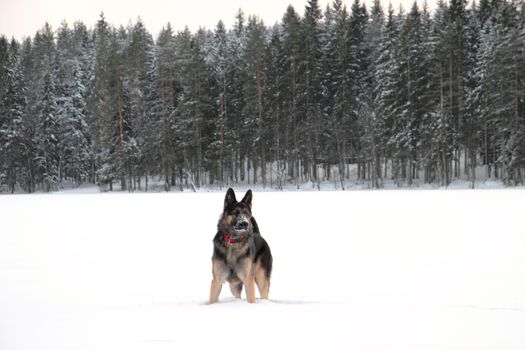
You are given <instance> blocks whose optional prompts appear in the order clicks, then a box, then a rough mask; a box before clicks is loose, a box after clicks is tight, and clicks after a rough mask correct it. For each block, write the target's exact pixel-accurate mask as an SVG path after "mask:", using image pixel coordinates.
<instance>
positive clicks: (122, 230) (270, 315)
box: [0, 189, 525, 350]
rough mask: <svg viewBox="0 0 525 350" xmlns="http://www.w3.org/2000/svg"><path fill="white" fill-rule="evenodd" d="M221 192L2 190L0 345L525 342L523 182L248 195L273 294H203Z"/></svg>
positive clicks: (59, 349) (369, 346)
mask: <svg viewBox="0 0 525 350" xmlns="http://www.w3.org/2000/svg"><path fill="white" fill-rule="evenodd" d="M241 197H242V193H238V198H241ZM223 198H224V193H195V194H188V193H183V194H179V193H170V194H74V192H73V194H52V195H17V196H7V195H3V196H0V220H1V228H0V349H2V350H46V349H49V350H82V349H90V350H106V349H107V350H117V349H126V350H133V349H144V350H155V349H177V350H178V349H229V350H231V349H353V350H359V349H363V350H374V349H378V350H379V349H383V350H397V349H399V350H411V349H414V350H416V349H417V350H431V349H436V350H438V349H439V350H444V349H446V350H454V349H462V350H467V349H472V350H474V349H475V350H483V349H487V350H523V349H525V224H524V219H523V218H524V213H525V212H524V208H525V190H523V189H501V190H459V191H457V190H446V191H417V190H411V191H401V190H397V191H351V192H295V193H272V192H257V191H255V192H254V199H253V205H254V216H255V217H256V218H257V221H258V223H259V227H260V228H261V232H262V234H263V236H264V237H265V238H266V239H267V241H268V242H269V244H270V246H271V248H272V252H273V255H274V272H273V276H272V286H271V289H270V301H260V300H259V303H258V304H255V305H249V304H247V303H246V302H245V300H242V301H237V300H233V299H232V297H231V294H230V292H229V288H227V287H225V288H223V291H222V294H221V297H220V302H219V303H218V304H215V305H206V304H205V303H206V301H207V298H208V293H209V286H210V281H211V261H210V258H211V253H212V243H211V240H212V238H213V236H214V234H215V228H216V223H217V219H218V216H219V213H220V211H221V208H222V201H223Z"/></svg>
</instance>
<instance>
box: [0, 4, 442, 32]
mask: <svg viewBox="0 0 525 350" xmlns="http://www.w3.org/2000/svg"><path fill="white" fill-rule="evenodd" d="M353 1H354V0H343V2H344V3H346V5H347V7H348V8H350V6H351V4H352V3H353ZM362 1H363V0H362ZM364 1H365V2H366V3H367V6H368V7H369V8H370V4H371V1H372V0H364ZM422 1H423V0H419V2H420V3H422ZM328 2H332V0H319V3H320V5H321V7H322V8H323V9H324V8H325V7H326V4H327V3H328ZM400 2H401V3H403V4H404V5H403V6H404V7H405V9H409V8H410V6H411V4H412V2H413V0H392V4H393V5H394V8H396V9H397V8H398V7H399V3H400ZM306 3H307V0H251V1H250V0H244V1H242V0H193V1H192V0H184V1H183V0H171V1H170V0H145V1H136V0H128V1H126V0H87V1H78V0H0V34H3V35H5V36H7V37H8V38H11V37H12V36H14V37H15V38H17V39H22V38H23V37H25V36H33V35H34V34H35V32H36V31H37V30H39V29H40V28H42V26H43V25H44V23H45V22H46V21H47V22H49V23H50V24H51V26H52V27H53V29H55V30H56V29H57V28H58V26H59V25H60V23H61V22H62V21H63V20H66V21H67V22H68V24H69V25H70V26H71V25H72V24H73V23H74V22H75V21H77V20H81V21H83V22H84V23H85V24H86V25H87V26H88V27H93V26H94V25H95V23H96V22H97V20H98V18H99V14H100V12H101V11H103V12H104V15H105V17H106V19H107V21H108V22H109V23H110V24H112V25H115V26H119V25H121V24H122V25H124V26H125V25H127V24H128V23H129V22H130V21H132V22H135V21H136V19H137V18H138V17H139V16H140V17H141V18H142V21H143V22H144V23H145V25H146V28H147V29H148V30H149V32H150V33H151V34H152V35H153V37H154V38H156V37H157V34H158V33H159V31H160V29H161V28H162V27H163V26H165V25H166V24H167V23H168V22H170V23H171V25H172V27H173V28H174V29H175V30H176V31H178V30H182V29H184V27H185V26H186V25H187V26H188V27H189V29H190V30H191V31H195V30H197V29H198V28H199V26H203V27H206V28H208V29H213V28H214V27H215V25H216V24H217V22H218V21H219V20H220V19H222V20H223V22H224V23H225V24H226V26H227V28H230V26H231V25H232V24H233V22H234V16H235V14H236V13H237V10H238V9H239V8H242V10H243V11H244V13H245V14H246V15H258V16H259V17H260V18H261V19H262V20H263V21H264V23H265V24H266V25H273V24H274V23H276V22H279V21H280V20H281V19H282V16H283V15H284V13H285V11H286V8H287V7H288V5H289V4H291V5H293V6H294V8H295V10H296V11H297V12H298V13H300V14H301V15H303V13H304V7H305V5H306ZM383 3H384V6H385V9H386V7H387V5H388V0H383ZM428 3H429V4H430V5H431V6H432V4H433V3H435V0H428Z"/></svg>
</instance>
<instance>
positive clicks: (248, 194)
mask: <svg viewBox="0 0 525 350" xmlns="http://www.w3.org/2000/svg"><path fill="white" fill-rule="evenodd" d="M252 198H253V194H252V190H248V191H247V192H246V194H245V195H244V198H243V199H242V201H241V202H242V203H245V204H246V205H248V206H249V207H250V209H252Z"/></svg>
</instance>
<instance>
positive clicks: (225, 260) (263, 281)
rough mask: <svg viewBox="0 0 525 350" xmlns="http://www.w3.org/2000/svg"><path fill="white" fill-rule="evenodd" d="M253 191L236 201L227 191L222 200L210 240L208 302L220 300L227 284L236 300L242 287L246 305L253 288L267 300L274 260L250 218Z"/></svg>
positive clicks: (229, 191)
mask: <svg viewBox="0 0 525 350" xmlns="http://www.w3.org/2000/svg"><path fill="white" fill-rule="evenodd" d="M252 197H253V195H252V191H251V190H248V191H247V192H246V194H245V195H244V198H243V199H242V200H241V201H240V202H237V199H236V198H235V192H234V191H233V189H231V188H229V189H228V191H227V192H226V197H225V198H224V209H223V212H222V214H221V216H220V218H219V223H218V224H217V234H216V235H215V237H214V238H213V256H212V258H211V261H212V274H213V279H212V281H211V288H210V299H209V303H210V304H213V303H216V302H217V301H218V300H219V295H220V293H221V289H222V285H223V283H224V282H225V281H226V282H228V283H229V284H230V290H231V292H232V294H233V296H234V297H235V298H239V299H240V298H241V291H242V287H243V285H244V288H245V292H246V299H247V300H248V303H255V302H256V299H255V285H257V288H258V289H259V294H260V296H261V298H262V299H268V294H269V292H270V276H271V273H272V264H273V257H272V253H271V251H270V247H269V245H268V243H267V242H266V240H265V239H264V238H262V236H261V233H260V232H259V227H258V226H257V222H256V221H255V218H254V217H253V216H252Z"/></svg>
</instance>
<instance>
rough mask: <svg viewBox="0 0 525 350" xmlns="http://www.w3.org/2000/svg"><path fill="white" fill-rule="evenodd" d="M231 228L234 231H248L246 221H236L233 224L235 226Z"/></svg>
mask: <svg viewBox="0 0 525 350" xmlns="http://www.w3.org/2000/svg"><path fill="white" fill-rule="evenodd" d="M233 228H234V229H235V230H236V231H245V230H247V229H248V221H246V220H245V219H241V220H237V221H236V222H235V225H233Z"/></svg>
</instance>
